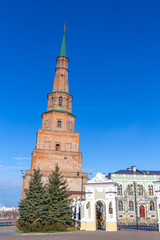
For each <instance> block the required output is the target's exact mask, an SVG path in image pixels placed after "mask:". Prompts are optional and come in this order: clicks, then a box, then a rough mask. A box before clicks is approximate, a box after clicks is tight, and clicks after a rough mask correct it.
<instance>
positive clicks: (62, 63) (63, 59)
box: [62, 59, 64, 67]
mask: <svg viewBox="0 0 160 240" xmlns="http://www.w3.org/2000/svg"><path fill="white" fill-rule="evenodd" d="M63 65H64V59H62V67H63Z"/></svg>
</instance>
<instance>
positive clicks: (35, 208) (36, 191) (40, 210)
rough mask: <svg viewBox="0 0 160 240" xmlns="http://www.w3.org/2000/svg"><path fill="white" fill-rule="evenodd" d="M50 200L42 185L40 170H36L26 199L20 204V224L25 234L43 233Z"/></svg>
mask: <svg viewBox="0 0 160 240" xmlns="http://www.w3.org/2000/svg"><path fill="white" fill-rule="evenodd" d="M48 204H49V199H48V193H47V191H46V188H45V187H43V185H42V175H41V174H40V170H34V174H33V176H32V177H31V180H30V184H29V189H28V192H27V193H26V198H25V199H24V200H21V201H20V203H19V213H20V218H19V219H18V223H19V224H20V227H21V229H22V230H24V231H25V232H29V231H41V229H42V226H43V225H44V224H45V223H46V218H47V213H48V208H49V205H48Z"/></svg>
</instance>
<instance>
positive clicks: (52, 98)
mask: <svg viewBox="0 0 160 240" xmlns="http://www.w3.org/2000/svg"><path fill="white" fill-rule="evenodd" d="M53 103H54V97H51V107H53Z"/></svg>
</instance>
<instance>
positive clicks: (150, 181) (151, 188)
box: [109, 166, 160, 225]
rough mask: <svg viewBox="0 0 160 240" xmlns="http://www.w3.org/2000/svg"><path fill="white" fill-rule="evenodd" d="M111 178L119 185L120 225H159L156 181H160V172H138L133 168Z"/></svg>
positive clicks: (112, 175) (118, 208)
mask: <svg viewBox="0 0 160 240" xmlns="http://www.w3.org/2000/svg"><path fill="white" fill-rule="evenodd" d="M109 176H110V178H111V179H112V180H113V181H114V182H115V183H116V184H117V201H116V202H117V221H118V224H119V225H125V224H126V225H134V224H141V225H142V224H144V225H145V224H146V225H153V224H157V221H158V212H157V203H156V192H155V190H156V189H155V181H157V180H159V179H160V171H149V170H146V171H144V170H138V169H136V166H132V167H131V168H127V169H126V170H120V171H117V172H114V173H111V174H109Z"/></svg>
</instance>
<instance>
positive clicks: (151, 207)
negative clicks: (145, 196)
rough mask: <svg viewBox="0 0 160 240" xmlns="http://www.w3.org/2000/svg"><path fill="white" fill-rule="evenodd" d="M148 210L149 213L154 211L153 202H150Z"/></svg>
mask: <svg viewBox="0 0 160 240" xmlns="http://www.w3.org/2000/svg"><path fill="white" fill-rule="evenodd" d="M150 210H151V211H154V210H155V207H154V202H153V201H150Z"/></svg>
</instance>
